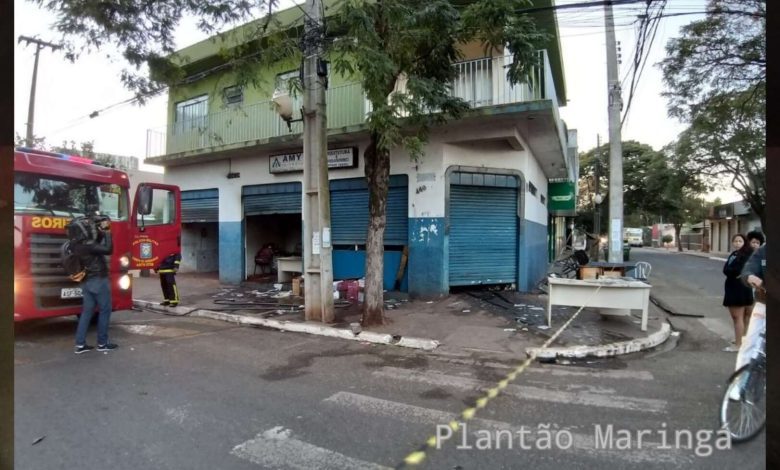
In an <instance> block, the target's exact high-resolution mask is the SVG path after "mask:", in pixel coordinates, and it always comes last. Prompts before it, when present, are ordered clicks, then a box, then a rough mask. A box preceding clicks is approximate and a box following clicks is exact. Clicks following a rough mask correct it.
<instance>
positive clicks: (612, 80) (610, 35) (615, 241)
mask: <svg viewBox="0 0 780 470" xmlns="http://www.w3.org/2000/svg"><path fill="white" fill-rule="evenodd" d="M604 13H605V14H604V24H605V26H606V35H607V94H608V97H609V107H608V112H609V259H608V261H609V262H610V263H621V262H622V261H623V149H622V143H621V138H622V137H621V134H620V111H621V110H622V109H623V100H622V98H621V96H620V78H619V77H618V68H617V67H618V64H617V51H616V48H615V21H614V18H613V16H612V2H607V3H606V5H604Z"/></svg>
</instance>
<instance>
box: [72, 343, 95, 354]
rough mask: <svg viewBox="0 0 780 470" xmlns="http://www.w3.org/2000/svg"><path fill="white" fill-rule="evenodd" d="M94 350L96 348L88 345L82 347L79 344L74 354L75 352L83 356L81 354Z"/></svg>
mask: <svg viewBox="0 0 780 470" xmlns="http://www.w3.org/2000/svg"><path fill="white" fill-rule="evenodd" d="M93 349H95V347H94V346H89V345H86V344H82V345H80V346H79V345H78V344H77V345H76V349H75V350H74V351H73V352H75V353H76V354H81V353H85V352H88V351H92V350H93Z"/></svg>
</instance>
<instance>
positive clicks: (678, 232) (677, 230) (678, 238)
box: [674, 224, 683, 251]
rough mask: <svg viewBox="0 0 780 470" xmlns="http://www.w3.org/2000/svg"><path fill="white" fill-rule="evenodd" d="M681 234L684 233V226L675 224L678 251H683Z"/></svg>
mask: <svg viewBox="0 0 780 470" xmlns="http://www.w3.org/2000/svg"><path fill="white" fill-rule="evenodd" d="M680 232H682V224H674V239H675V240H677V251H683V247H682V239H681V238H680Z"/></svg>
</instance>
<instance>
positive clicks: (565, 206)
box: [547, 181, 577, 216]
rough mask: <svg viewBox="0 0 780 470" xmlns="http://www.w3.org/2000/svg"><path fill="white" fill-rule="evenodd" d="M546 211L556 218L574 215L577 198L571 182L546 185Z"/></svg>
mask: <svg viewBox="0 0 780 470" xmlns="http://www.w3.org/2000/svg"><path fill="white" fill-rule="evenodd" d="M547 193H548V194H547V196H548V198H547V209H548V210H549V211H550V214H552V215H557V216H573V215H576V206H577V197H576V193H575V186H574V183H572V182H571V181H564V182H557V183H549V184H548V185H547Z"/></svg>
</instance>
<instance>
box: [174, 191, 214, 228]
mask: <svg viewBox="0 0 780 470" xmlns="http://www.w3.org/2000/svg"><path fill="white" fill-rule="evenodd" d="M181 221H182V222H183V223H193V222H219V191H218V190H217V189H196V190H190V191H182V192H181Z"/></svg>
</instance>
